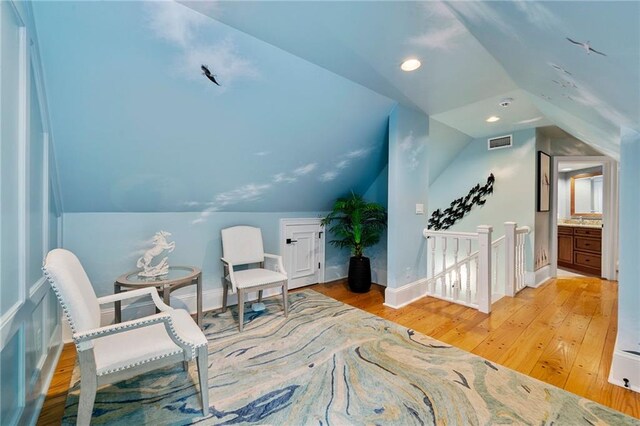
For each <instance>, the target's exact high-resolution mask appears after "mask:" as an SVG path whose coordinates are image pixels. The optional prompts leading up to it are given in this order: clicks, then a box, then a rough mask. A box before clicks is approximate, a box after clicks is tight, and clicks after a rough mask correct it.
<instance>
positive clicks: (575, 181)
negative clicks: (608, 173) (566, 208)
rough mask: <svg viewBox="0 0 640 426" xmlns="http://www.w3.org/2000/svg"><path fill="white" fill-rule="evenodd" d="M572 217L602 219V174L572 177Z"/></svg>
mask: <svg viewBox="0 0 640 426" xmlns="http://www.w3.org/2000/svg"><path fill="white" fill-rule="evenodd" d="M571 216H587V217H595V218H601V217H602V173H585V174H581V175H575V176H572V177H571Z"/></svg>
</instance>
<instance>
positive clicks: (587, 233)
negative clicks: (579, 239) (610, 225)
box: [573, 228, 602, 238]
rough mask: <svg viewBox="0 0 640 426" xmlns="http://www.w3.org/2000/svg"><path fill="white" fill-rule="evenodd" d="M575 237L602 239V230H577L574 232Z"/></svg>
mask: <svg viewBox="0 0 640 426" xmlns="http://www.w3.org/2000/svg"><path fill="white" fill-rule="evenodd" d="M573 233H574V234H575V235H584V236H586V237H594V238H600V237H602V229H598V228H575V229H574V230H573Z"/></svg>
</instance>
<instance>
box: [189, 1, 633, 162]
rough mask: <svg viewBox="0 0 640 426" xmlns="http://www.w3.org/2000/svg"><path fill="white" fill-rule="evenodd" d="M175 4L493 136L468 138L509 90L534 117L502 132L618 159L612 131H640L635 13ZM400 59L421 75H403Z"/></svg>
mask: <svg viewBox="0 0 640 426" xmlns="http://www.w3.org/2000/svg"><path fill="white" fill-rule="evenodd" d="M183 3H184V4H187V5H188V6H189V7H192V8H194V9H195V10H199V11H201V12H202V13H203V14H206V15H208V16H211V17H214V18H215V19H218V20H220V21H221V22H225V23H227V24H229V25H231V26H233V27H236V28H239V29H241V30H242V31H245V32H247V33H249V34H253V35H255V36H257V37H259V38H261V39H263V40H266V41H268V42H269V43H272V44H274V45H276V46H279V47H281V48H283V49H285V50H287V51H290V52H292V53H294V54H296V55H298V56H300V57H303V58H306V59H308V60H309V61H311V62H313V63H316V64H318V65H320V66H322V67H324V68H327V69H329V70H332V71H334V72H336V73H338V74H340V75H343V76H345V77H347V78H349V79H350V80H353V81H356V82H358V83H360V84H362V85H364V86H366V87H369V88H371V89H372V90H375V91H377V92H378V93H382V94H385V95H386V96H388V97H391V98H394V99H397V100H398V101H400V102H404V103H407V104H411V105H415V106H417V107H419V108H420V109H422V110H423V111H425V112H426V113H428V114H429V115H431V116H435V117H436V119H437V117H441V119H442V120H443V122H446V124H448V125H449V126H453V127H455V128H456V129H458V130H460V131H463V132H465V131H466V132H471V133H473V135H474V136H477V137H479V136H486V135H489V134H495V128H496V127H498V126H495V127H492V126H491V125H488V124H483V123H482V122H480V121H478V123H477V126H475V127H473V126H471V125H470V124H469V123H468V119H469V117H468V113H469V108H468V107H467V106H468V105H470V104H476V105H480V106H482V107H483V108H484V107H485V106H486V107H487V108H488V107H495V105H494V104H493V100H494V99H498V98H500V97H506V96H508V94H509V92H511V91H514V90H517V89H521V93H522V94H523V95H524V97H523V98H520V100H521V101H522V102H521V105H526V106H524V107H523V111H527V112H529V113H531V114H530V115H532V117H529V118H525V117H524V116H525V114H524V113H523V112H518V113H516V114H513V113H512V114H513V115H517V116H518V118H517V119H514V120H516V121H511V120H510V121H509V123H510V124H513V125H516V124H517V122H518V121H525V120H527V119H533V118H535V117H536V116H544V118H545V121H544V122H542V123H539V124H533V125H546V124H549V123H553V124H556V125H558V126H559V127H561V128H563V129H564V130H566V131H568V132H570V133H572V134H574V135H575V136H577V137H580V138H581V139H583V140H585V141H586V142H588V143H589V144H591V145H594V146H596V147H597V148H598V149H600V150H601V151H603V152H605V153H607V154H609V155H612V156H614V157H617V155H618V150H619V139H620V136H619V135H620V126H626V127H630V128H634V129H638V126H639V123H638V120H640V100H639V98H640V95H639V93H640V78H639V75H640V45H639V43H640V22H639V21H640V10H639V8H640V2H636V1H632V2H615V1H582V2H572V1H547V2H544V1H542V2H537V1H502V2H497V1H484V2H482V1H451V2H446V3H442V2H437V1H425V2H392V1H387V2H385V1H380V2H368V1H362V2H348V1H345V2H322V1H299V2H277V1H276V2H256V1H243V2H226V1H220V2H215V7H212V4H214V3H213V2H209V1H188V0H187V1H183ZM567 38H571V39H573V40H574V41H578V42H590V45H591V46H592V47H593V48H595V49H596V50H599V51H601V52H603V53H605V54H606V55H607V56H602V55H599V54H597V53H594V52H591V53H590V54H587V51H586V50H585V49H584V48H582V47H580V46H578V45H575V44H572V43H571V42H569V41H568V40H567ZM407 57H417V58H419V59H420V60H421V61H422V63H423V66H422V68H420V69H419V70H418V71H416V72H414V73H411V74H405V73H403V72H402V71H400V69H399V68H398V65H399V64H400V63H401V62H402V60H404V59H405V58H407ZM489 100H491V103H489ZM516 100H518V99H516ZM514 108H519V107H518V104H517V103H514ZM479 110H480V111H481V110H482V109H479ZM488 115H490V114H486V115H483V116H484V117H486V116H488ZM455 123H460V124H458V125H455ZM502 124H504V121H503V122H502Z"/></svg>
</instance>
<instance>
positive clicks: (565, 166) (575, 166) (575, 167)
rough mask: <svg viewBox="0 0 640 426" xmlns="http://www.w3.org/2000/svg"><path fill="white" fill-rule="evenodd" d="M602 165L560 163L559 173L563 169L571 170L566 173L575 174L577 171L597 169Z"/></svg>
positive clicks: (573, 162)
mask: <svg viewBox="0 0 640 426" xmlns="http://www.w3.org/2000/svg"><path fill="white" fill-rule="evenodd" d="M601 165H602V163H599V162H597V161H560V162H558V171H560V172H562V169H571V170H565V171H567V172H573V171H576V170H582V169H590V168H591V167H597V166H601Z"/></svg>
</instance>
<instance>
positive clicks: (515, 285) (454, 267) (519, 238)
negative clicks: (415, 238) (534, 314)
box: [423, 222, 530, 313]
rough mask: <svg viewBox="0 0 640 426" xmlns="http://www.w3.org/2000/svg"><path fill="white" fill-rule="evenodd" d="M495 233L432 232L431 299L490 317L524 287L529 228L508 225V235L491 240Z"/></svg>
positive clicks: (486, 227)
mask: <svg viewBox="0 0 640 426" xmlns="http://www.w3.org/2000/svg"><path fill="white" fill-rule="evenodd" d="M492 231H493V228H492V227H491V226H489V225H481V226H478V228H477V229H476V232H449V231H431V230H428V229H425V230H424V231H423V235H424V237H425V238H427V240H428V245H427V250H428V255H427V256H428V260H427V261H428V277H427V289H426V293H427V295H428V296H431V297H435V298H439V299H443V300H447V301H450V302H453V303H457V304H461V305H465V306H469V307H472V308H475V309H478V310H479V311H480V312H484V313H489V312H491V304H492V303H493V302H494V301H496V300H498V299H499V298H500V297H502V296H504V295H507V296H514V295H515V294H516V293H517V292H518V291H520V290H521V289H522V288H524V287H525V279H524V278H525V243H526V235H527V234H528V233H529V232H530V230H529V227H526V226H525V227H522V228H518V227H517V224H516V223H515V222H506V223H505V235H503V236H502V237H500V238H498V239H496V240H495V241H493V242H492V241H491V234H492Z"/></svg>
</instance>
